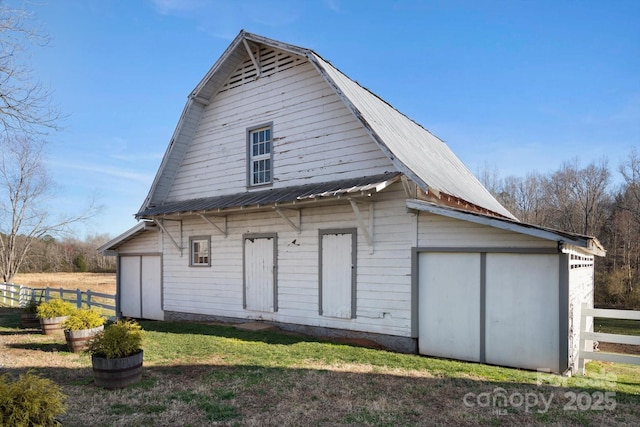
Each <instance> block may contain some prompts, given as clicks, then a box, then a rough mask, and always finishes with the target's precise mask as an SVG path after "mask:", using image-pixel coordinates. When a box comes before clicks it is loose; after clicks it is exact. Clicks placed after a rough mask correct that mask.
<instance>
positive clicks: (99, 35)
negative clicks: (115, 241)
mask: <svg viewBox="0 0 640 427" xmlns="http://www.w3.org/2000/svg"><path fill="white" fill-rule="evenodd" d="M9 4H18V1H17V0H11V1H9ZM27 7H28V9H30V10H32V11H33V12H35V14H36V20H37V21H38V22H39V23H40V25H41V27H42V28H43V30H44V31H45V32H47V33H48V34H49V35H50V36H51V38H52V41H51V43H50V44H49V45H48V46H46V47H44V48H37V49H32V50H31V51H30V53H31V61H32V67H33V69H34V73H35V75H36V76H37V77H38V78H39V79H40V80H41V81H42V82H43V83H44V84H45V85H48V86H50V87H51V89H53V90H54V102H55V104H57V105H58V106H59V107H60V109H61V111H62V113H63V114H64V115H65V116H66V118H65V119H64V120H63V121H62V123H61V124H62V126H63V129H62V130H61V131H59V132H56V133H55V134H52V135H50V136H49V138H48V139H49V141H50V145H49V148H48V164H49V169H50V172H51V174H52V176H53V179H54V180H55V181H56V183H57V184H58V187H59V188H58V192H57V196H56V198H55V199H54V200H52V201H51V203H52V209H53V210H56V209H60V210H62V211H65V212H77V211H79V210H81V209H82V208H83V207H84V206H85V205H86V204H87V203H88V200H89V199H90V198H91V197H93V196H95V197H96V198H97V199H98V200H99V202H100V203H101V204H102V205H103V206H104V209H103V211H102V213H101V214H100V215H99V216H97V217H96V218H94V220H93V221H91V223H90V224H88V225H87V226H86V227H84V226H83V227H78V233H79V237H81V238H82V237H83V235H84V234H95V233H109V234H111V235H112V236H116V235H118V234H120V233H121V232H124V231H125V230H127V229H128V228H129V227H131V226H133V225H135V220H134V219H133V214H134V213H135V212H137V210H138V208H139V207H140V205H141V204H142V202H143V200H144V198H145V196H146V195H147V192H148V190H149V187H150V185H151V182H152V180H153V177H154V176H155V173H156V170H157V168H158V166H159V163H160V161H161V158H162V155H163V154H164V151H165V149H166V147H167V144H168V142H169V139H170V138H171V135H172V133H173V131H174V128H175V126H176V124H177V122H178V119H179V117H180V113H181V112H182V109H183V107H184V105H185V102H186V99H187V95H188V94H189V93H190V92H191V90H192V89H193V88H194V87H195V86H196V84H197V83H198V82H199V81H200V79H201V78H202V77H203V76H204V74H205V73H206V72H207V71H208V70H209V68H210V67H211V66H212V65H213V63H214V62H215V61H216V60H217V59H218V57H219V56H220V55H221V54H222V52H223V51H224V50H225V49H226V47H227V46H228V45H229V43H230V42H231V40H232V39H233V38H234V37H235V36H236V35H237V34H238V32H239V31H240V30H241V29H245V30H246V31H249V32H253V33H257V34H260V35H263V36H266V37H270V38H274V39H276V40H280V41H283V42H287V43H291V44H294V45H298V46H302V47H306V48H311V49H313V50H314V51H316V52H317V53H318V54H319V55H321V56H322V57H323V58H325V59H327V60H329V61H331V62H332V63H333V64H334V65H335V66H336V67H338V68H339V69H340V70H342V71H343V72H344V73H346V74H347V75H348V76H350V77H351V78H352V79H354V80H357V81H358V82H359V83H360V84H361V85H363V86H365V87H367V88H368V89H370V90H371V91H373V92H374V93H376V94H377V95H379V96H381V97H382V98H383V99H385V100H386V101H388V102H389V103H390V104H391V105H393V106H394V107H396V108H397V109H398V110H400V111H401V112H403V113H404V114H406V115H407V116H409V117H410V118H412V119H413V120H415V121H417V122H418V123H420V124H422V125H423V126H424V127H426V128H427V129H429V130H430V131H432V132H433V133H434V134H436V135H438V136H439V137H440V138H441V139H443V140H444V141H446V142H447V143H448V144H449V146H450V147H451V148H452V149H453V151H454V152H455V153H456V154H457V155H458V156H459V157H460V158H461V159H462V161H463V162H465V164H466V165H467V166H468V167H469V168H470V169H471V170H472V171H474V172H478V171H479V170H480V169H481V168H482V167H483V166H484V165H489V166H490V167H495V168H497V170H498V171H499V172H500V174H501V175H502V176H507V175H518V176H524V175H525V174H526V173H527V172H530V171H538V172H541V173H545V172H548V171H551V170H555V169H557V168H559V167H560V165H561V164H562V162H563V161H568V160H571V159H573V158H575V157H578V159H579V160H580V162H581V164H582V165H586V164H588V163H589V162H591V161H594V160H599V159H602V158H603V157H606V158H607V159H608V162H609V165H610V167H611V169H612V170H613V171H614V175H616V177H615V178H616V180H618V177H617V173H616V172H615V171H616V170H617V167H618V165H619V163H620V162H621V161H622V160H623V159H624V157H625V156H626V155H627V154H628V153H629V151H630V150H631V149H632V148H633V147H638V146H639V145H640V25H638V22H640V2H639V1H635V0H627V1H625V0H612V1H606V2H603V1H589V0H583V1H573V0H551V1H547V0H535V1H534V0H531V1H519V0H511V1H509V0H502V1H497V0H496V1H489V0H468V1H456V0H449V1H445V0H442V1H428V0H425V1H375V0H366V1H361V0H317V1H315V0H269V1H267V0H262V1H261V0H247V1H245V0H215V1H214V0H56V1H53V0H48V1H47V0H38V1H36V2H33V3H29V4H28V6H27Z"/></svg>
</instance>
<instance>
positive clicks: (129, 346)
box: [87, 319, 144, 359]
mask: <svg viewBox="0 0 640 427" xmlns="http://www.w3.org/2000/svg"><path fill="white" fill-rule="evenodd" d="M143 336H144V331H143V330H142V327H141V326H140V325H139V324H138V323H137V322H135V321H133V320H122V319H120V320H118V321H116V322H115V323H112V324H110V325H107V326H106V327H105V328H104V331H102V332H99V333H98V334H97V335H96V336H94V337H93V338H92V339H91V341H89V345H88V347H87V351H88V352H89V353H91V354H92V355H94V356H99V357H106V358H107V359H118V358H121V357H127V356H131V355H132V354H135V353H138V352H139V351H140V350H142V338H143Z"/></svg>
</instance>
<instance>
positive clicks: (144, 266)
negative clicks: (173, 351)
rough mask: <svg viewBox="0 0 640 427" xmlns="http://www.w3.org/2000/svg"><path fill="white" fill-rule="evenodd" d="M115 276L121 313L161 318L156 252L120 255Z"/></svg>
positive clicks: (160, 289) (126, 315) (140, 317)
mask: <svg viewBox="0 0 640 427" xmlns="http://www.w3.org/2000/svg"><path fill="white" fill-rule="evenodd" d="M119 278H120V280H119V288H118V298H119V300H120V312H121V314H122V316H124V317H133V318H136V319H152V320H164V311H163V310H162V266H161V258H160V255H122V256H120V272H119Z"/></svg>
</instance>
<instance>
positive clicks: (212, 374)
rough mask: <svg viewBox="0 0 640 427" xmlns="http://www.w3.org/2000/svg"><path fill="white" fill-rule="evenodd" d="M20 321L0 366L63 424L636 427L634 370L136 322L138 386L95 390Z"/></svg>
mask: <svg viewBox="0 0 640 427" xmlns="http://www.w3.org/2000/svg"><path fill="white" fill-rule="evenodd" d="M18 324H19V322H18V321H17V320H16V317H15V315H9V316H3V317H0V340H4V341H0V364H2V369H3V370H8V371H9V372H15V373H18V372H23V371H25V370H26V369H28V368H31V369H32V370H33V371H34V372H36V373H37V374H39V375H42V376H46V377H49V378H51V379H53V380H54V381H56V382H57V383H59V384H60V385H61V386H62V387H63V392H64V393H65V394H66V395H67V396H69V398H68V400H67V412H66V414H64V415H63V416H62V417H61V421H62V422H63V425H64V426H87V425H91V426H92V427H94V426H95V427H99V426H155V425H167V426H168V425H171V426H204V425H216V426H236V425H237V426H282V425H284V426H287V425H290V426H343V425H344V426H427V425H463V426H467V425H468V426H480V425H496V426H511V425H546V426H567V425H568V426H585V425H594V426H600V425H629V426H636V425H640V368H639V367H636V366H629V365H615V364H609V363H599V362H598V363H595V362H594V363H590V364H589V365H588V371H589V374H588V376H586V377H573V378H565V377H560V376H557V375H549V374H545V373H537V372H530V371H524V370H517V369H509V368H501V367H495V366H487V365H481V364H477V363H465V362H458V361H450V360H443V359H436V358H429V357H422V356H418V355H407V354H399V353H393V352H388V351H382V350H375V349H370V348H362V347H356V346H352V345H345V344H338V343H334V342H326V341H320V340H316V339H313V338H309V337H305V336H299V335H293V334H286V333H282V332H247V331H243V330H239V329H236V328H234V327H232V326H217V325H206V324H193V323H179V322H141V325H142V326H143V328H144V329H145V330H146V337H145V346H144V347H145V362H144V363H145V365H144V366H145V367H144V374H143V379H142V382H141V383H139V384H138V385H135V386H132V387H130V388H128V389H125V390H114V391H108V390H103V389H100V388H97V387H96V386H95V385H94V384H93V380H92V374H91V370H90V359H89V357H88V356H86V355H76V354H72V353H69V352H67V351H66V350H64V346H63V345H61V344H60V341H59V340H58V341H56V340H55V339H54V340H52V339H51V338H46V337H44V336H42V335H38V334H37V333H33V332H31V333H24V332H23V331H21V330H20V329H19V327H18ZM5 338H6V340H5ZM63 341H64V339H62V342H63ZM39 358H41V360H40V359H39ZM18 360H20V361H21V363H22V364H20V365H18V362H17V361H18ZM18 366H19V367H18Z"/></svg>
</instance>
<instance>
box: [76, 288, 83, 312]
mask: <svg viewBox="0 0 640 427" xmlns="http://www.w3.org/2000/svg"><path fill="white" fill-rule="evenodd" d="M76 307H77V308H82V292H80V289H76Z"/></svg>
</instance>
